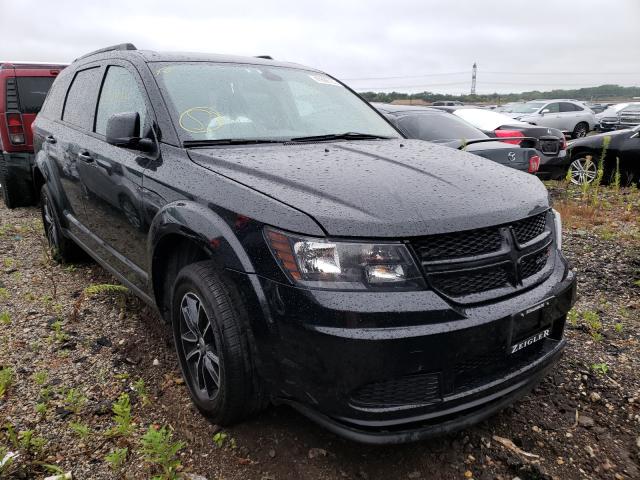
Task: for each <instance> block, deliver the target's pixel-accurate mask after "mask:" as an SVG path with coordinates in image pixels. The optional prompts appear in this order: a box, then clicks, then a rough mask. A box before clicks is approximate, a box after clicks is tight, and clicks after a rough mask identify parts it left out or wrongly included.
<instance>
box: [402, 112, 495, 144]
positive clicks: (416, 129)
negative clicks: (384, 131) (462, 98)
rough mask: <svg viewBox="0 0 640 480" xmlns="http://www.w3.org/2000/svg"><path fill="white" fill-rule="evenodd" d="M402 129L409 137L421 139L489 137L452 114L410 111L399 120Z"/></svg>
mask: <svg viewBox="0 0 640 480" xmlns="http://www.w3.org/2000/svg"><path fill="white" fill-rule="evenodd" d="M398 125H399V126H400V129H401V130H402V131H403V132H404V133H406V135H407V136H408V137H409V138H417V139H419V140H429V141H443V140H472V139H473V140H475V139H478V138H488V137H487V136H486V135H485V134H484V133H482V132H481V131H480V130H478V129H477V128H475V127H473V126H472V125H469V124H468V123H467V122H465V121H464V120H461V119H459V118H456V117H454V116H453V115H451V114H448V113H443V114H429V113H427V114H425V113H409V114H405V115H404V116H401V117H400V119H399V120H398Z"/></svg>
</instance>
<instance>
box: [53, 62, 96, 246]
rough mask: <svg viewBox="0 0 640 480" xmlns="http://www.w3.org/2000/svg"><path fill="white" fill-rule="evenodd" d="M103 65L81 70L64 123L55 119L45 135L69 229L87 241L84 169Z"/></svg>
mask: <svg viewBox="0 0 640 480" xmlns="http://www.w3.org/2000/svg"><path fill="white" fill-rule="evenodd" d="M101 71H102V68H101V67H100V65H97V64H93V65H90V66H86V67H82V68H81V69H79V70H78V71H77V72H76V73H75V75H74V77H73V79H72V80H71V85H70V86H69V89H68V90H67V94H66V97H65V101H64V106H63V110H62V120H61V122H55V125H53V126H52V128H51V130H50V131H49V132H48V134H47V136H46V137H45V139H44V140H45V142H47V143H48V144H49V146H48V149H49V156H50V158H52V159H53V160H54V161H55V163H56V165H57V169H58V172H57V173H58V178H59V180H60V185H61V188H62V191H63V193H64V197H65V202H64V203H65V204H64V205H63V206H62V208H63V212H61V213H63V214H64V215H65V216H66V217H67V219H68V220H69V228H70V229H71V230H72V231H73V233H74V234H76V235H77V236H79V237H80V240H81V241H83V242H85V241H86V239H87V236H86V228H83V227H84V226H85V224H86V223H87V217H86V214H85V210H84V198H83V197H84V196H85V192H84V189H83V185H82V182H81V181H80V171H81V168H82V166H83V165H84V163H85V162H86V161H87V159H86V156H85V155H84V154H85V151H86V150H85V145H86V144H87V142H88V140H89V139H90V138H91V137H90V135H89V133H90V132H91V129H92V125H93V114H94V111H95V105H96V99H97V96H98V88H99V86H100V78H101Z"/></svg>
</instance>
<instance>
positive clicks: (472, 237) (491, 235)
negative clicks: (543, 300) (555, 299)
mask: <svg viewBox="0 0 640 480" xmlns="http://www.w3.org/2000/svg"><path fill="white" fill-rule="evenodd" d="M547 216H548V211H545V212H542V213H539V214H537V215H533V216H531V217H528V218H525V219H522V220H518V221H517V222H513V223H511V224H507V225H497V226H495V227H488V228H481V229H475V230H467V231H463V232H455V233H446V234H442V235H431V236H429V237H423V238H419V239H415V240H413V241H412V242H411V245H412V246H413V248H414V250H415V252H416V254H417V256H418V257H419V259H420V261H421V264H422V268H423V271H424V273H425V275H426V277H427V280H428V282H429V284H430V285H431V286H432V287H433V288H434V289H435V290H437V291H439V292H441V293H442V294H444V295H446V296H449V297H454V298H456V300H457V301H460V302H463V303H464V302H467V303H469V302H478V301H485V300H488V299H490V298H492V296H493V297H495V296H499V295H507V294H511V293H515V292H516V291H517V290H518V289H520V288H523V287H524V283H523V280H525V279H527V278H529V277H532V276H534V275H536V274H537V273H539V272H541V271H543V270H544V268H545V266H546V265H547V260H548V258H549V255H550V253H551V251H550V249H549V248H548V247H549V245H550V243H551V236H550V233H551V232H550V230H548V229H547ZM545 233H546V235H545ZM534 242H535V243H534ZM536 281H542V277H540V278H536ZM530 284H531V282H528V283H527V286H530ZM486 292H491V293H486ZM466 295H471V296H472V297H470V298H464V297H465V296H466Z"/></svg>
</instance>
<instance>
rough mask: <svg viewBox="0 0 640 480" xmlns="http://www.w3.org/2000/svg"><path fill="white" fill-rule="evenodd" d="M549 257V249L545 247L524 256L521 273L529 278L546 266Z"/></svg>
mask: <svg viewBox="0 0 640 480" xmlns="http://www.w3.org/2000/svg"><path fill="white" fill-rule="evenodd" d="M548 259H549V250H548V249H545V250H542V251H541V252H537V253H535V254H533V255H529V256H528V257H525V258H523V259H522V260H521V261H520V275H521V276H522V278H529V277H531V276H533V275H535V274H536V273H538V272H539V271H540V270H542V269H543V268H544V266H545V265H546V264H547V260H548Z"/></svg>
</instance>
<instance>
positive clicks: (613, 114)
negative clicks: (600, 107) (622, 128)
mask: <svg viewBox="0 0 640 480" xmlns="http://www.w3.org/2000/svg"><path fill="white" fill-rule="evenodd" d="M628 105H629V103H628V102H627V103H617V104H615V105H611V106H610V107H608V108H607V109H606V110H604V111H602V112H600V113H597V114H596V130H598V131H600V132H609V131H611V130H617V129H618V124H619V122H620V119H619V118H618V113H619V112H620V110H622V109H623V108H625V107H627V106H628Z"/></svg>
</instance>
